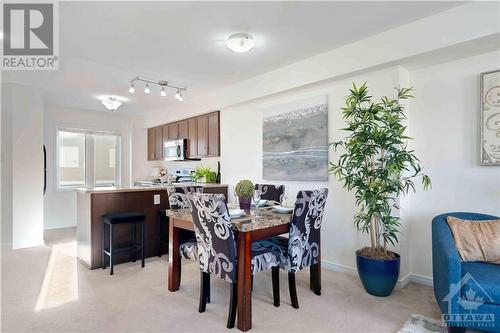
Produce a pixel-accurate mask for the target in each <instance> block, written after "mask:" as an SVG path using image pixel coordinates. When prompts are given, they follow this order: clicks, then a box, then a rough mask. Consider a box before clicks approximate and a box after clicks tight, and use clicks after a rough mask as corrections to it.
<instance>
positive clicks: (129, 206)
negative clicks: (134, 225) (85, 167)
mask: <svg viewBox="0 0 500 333" xmlns="http://www.w3.org/2000/svg"><path fill="white" fill-rule="evenodd" d="M193 185H196V186H201V187H202V188H203V192H204V193H222V194H224V195H225V196H226V197H227V185H222V184H205V183H195V184H194V183H185V184H184V183H183V184H182V185H181V184H179V185H177V184H175V185H162V186H151V187H130V188H119V187H96V188H77V189H75V191H76V198H77V199H76V204H77V256H78V259H79V261H80V262H82V263H83V264H84V265H85V266H87V267H88V268H90V269H95V268H100V267H102V259H101V253H102V237H103V222H102V215H104V214H108V213H118V212H130V211H134V212H138V213H143V214H144V215H146V220H145V221H144V239H145V250H144V256H145V257H146V258H148V257H152V256H156V255H158V251H159V246H160V243H159V232H160V223H159V218H160V216H159V214H158V213H159V211H160V209H168V208H169V205H168V195H167V188H168V187H169V186H193ZM165 227H166V228H168V226H165ZM114 241H115V244H117V246H121V245H126V244H129V243H130V241H131V240H130V226H129V225H118V226H117V227H116V229H115V240H114ZM165 250H166V249H165ZM129 260H130V254H126V253H120V254H116V255H115V256H114V260H113V261H114V263H115V264H119V263H123V262H127V261H129Z"/></svg>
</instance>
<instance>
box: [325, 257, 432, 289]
mask: <svg viewBox="0 0 500 333" xmlns="http://www.w3.org/2000/svg"><path fill="white" fill-rule="evenodd" d="M321 268H324V269H327V270H329V271H333V272H340V273H348V274H352V275H357V269H356V268H354V267H350V266H346V265H341V264H337V263H334V262H330V261H327V260H321ZM410 282H413V283H418V284H422V285H425V286H429V287H432V286H433V283H432V278H431V277H428V276H423V275H419V274H408V275H406V276H405V277H403V278H400V279H399V280H398V283H397V285H396V288H404V287H406V286H407V285H408V284H409V283H410Z"/></svg>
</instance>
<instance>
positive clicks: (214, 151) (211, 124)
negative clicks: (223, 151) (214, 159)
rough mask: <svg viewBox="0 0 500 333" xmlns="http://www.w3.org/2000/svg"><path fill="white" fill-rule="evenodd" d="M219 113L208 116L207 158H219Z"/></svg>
mask: <svg viewBox="0 0 500 333" xmlns="http://www.w3.org/2000/svg"><path fill="white" fill-rule="evenodd" d="M219 134H220V131H219V112H214V113H211V114H209V115H208V153H207V155H208V156H219V142H220V140H219Z"/></svg>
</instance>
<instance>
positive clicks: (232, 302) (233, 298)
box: [227, 282, 238, 328]
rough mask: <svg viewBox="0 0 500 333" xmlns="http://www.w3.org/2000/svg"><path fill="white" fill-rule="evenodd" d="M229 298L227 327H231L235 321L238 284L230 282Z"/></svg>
mask: <svg viewBox="0 0 500 333" xmlns="http://www.w3.org/2000/svg"><path fill="white" fill-rule="evenodd" d="M230 288H231V289H230V296H229V297H230V298H229V314H228V316H227V328H233V327H234V323H235V322H236V309H237V304H238V300H237V298H238V284H237V283H236V282H233V283H231V287H230Z"/></svg>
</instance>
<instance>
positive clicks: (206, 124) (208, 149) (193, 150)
mask: <svg viewBox="0 0 500 333" xmlns="http://www.w3.org/2000/svg"><path fill="white" fill-rule="evenodd" d="M219 119H220V117H219V111H216V112H211V113H208V114H204V115H201V116H197V117H193V118H189V119H186V120H181V121H178V122H174V123H170V124H165V125H163V126H158V127H154V128H150V129H148V160H150V161H151V160H161V159H163V145H164V143H165V142H166V141H169V140H176V139H188V141H189V145H188V156H189V157H191V158H200V157H214V156H219V155H220V125H219Z"/></svg>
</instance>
